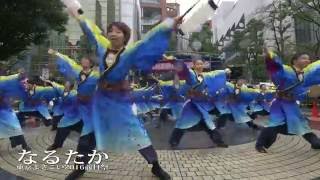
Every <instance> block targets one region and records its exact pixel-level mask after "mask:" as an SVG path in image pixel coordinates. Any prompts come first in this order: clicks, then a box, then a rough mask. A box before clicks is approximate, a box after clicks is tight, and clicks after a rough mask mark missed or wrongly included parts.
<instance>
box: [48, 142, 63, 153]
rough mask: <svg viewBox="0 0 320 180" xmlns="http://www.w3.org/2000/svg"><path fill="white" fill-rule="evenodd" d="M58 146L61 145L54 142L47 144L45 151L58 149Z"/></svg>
mask: <svg viewBox="0 0 320 180" xmlns="http://www.w3.org/2000/svg"><path fill="white" fill-rule="evenodd" d="M58 148H61V146H57V145H55V144H52V145H51V146H49V147H48V148H47V151H52V150H56V149H58Z"/></svg>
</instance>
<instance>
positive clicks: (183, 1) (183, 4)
mask: <svg viewBox="0 0 320 180" xmlns="http://www.w3.org/2000/svg"><path fill="white" fill-rule="evenodd" d="M197 1H198V0H167V3H174V2H177V3H179V4H180V14H183V13H184V12H185V11H186V10H187V9H188V8H190V7H191V6H192V5H193V4H194V3H195V2H197Z"/></svg>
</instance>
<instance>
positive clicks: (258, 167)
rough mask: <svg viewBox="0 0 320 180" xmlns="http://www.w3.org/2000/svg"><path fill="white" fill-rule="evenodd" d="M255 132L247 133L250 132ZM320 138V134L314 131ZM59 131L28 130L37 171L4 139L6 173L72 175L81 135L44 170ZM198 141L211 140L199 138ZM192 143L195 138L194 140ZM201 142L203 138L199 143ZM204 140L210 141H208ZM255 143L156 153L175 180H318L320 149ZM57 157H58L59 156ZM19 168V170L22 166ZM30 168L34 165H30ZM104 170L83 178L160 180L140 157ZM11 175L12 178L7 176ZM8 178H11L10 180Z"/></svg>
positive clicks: (291, 140)
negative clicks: (263, 150) (70, 163)
mask: <svg viewBox="0 0 320 180" xmlns="http://www.w3.org/2000/svg"><path fill="white" fill-rule="evenodd" d="M250 131H252V130H251V129H248V133H250ZM316 133H317V134H318V135H319V134H320V131H316ZM54 135H55V132H52V131H50V129H49V127H39V128H33V129H27V130H26V139H27V142H28V143H29V144H30V146H31V147H32V153H34V154H37V156H36V157H34V158H33V159H34V160H35V161H37V166H38V167H40V168H39V169H38V170H27V169H24V170H20V169H19V168H18V167H19V164H20V165H21V164H23V163H21V162H19V161H18V159H19V158H20V155H19V154H18V153H19V152H21V149H20V148H16V149H12V148H11V147H10V143H9V140H8V139H2V140H0V168H1V169H2V171H3V172H2V173H4V172H5V173H9V174H12V175H13V174H14V175H16V176H17V177H15V179H32V180H37V179H39V180H43V179H64V177H65V176H66V175H67V174H68V173H69V172H70V171H71V170H70V169H68V168H69V167H67V166H65V165H64V162H65V161H66V160H67V156H66V155H65V154H64V153H66V152H67V151H68V150H69V149H74V148H75V147H76V142H77V138H78V135H77V134H76V133H72V134H71V137H70V138H68V139H67V141H66V143H65V146H64V148H62V149H59V150H57V154H59V155H58V156H59V157H60V162H59V164H58V165H59V167H60V168H59V169H58V168H56V167H53V166H52V167H51V166H49V167H46V168H41V167H43V166H44V164H45V161H43V160H42V158H44V157H45V156H46V154H44V150H45V149H46V148H47V147H48V146H49V145H50V144H51V143H52V141H53V138H54ZM197 136H198V137H197V138H201V137H203V139H206V138H207V137H205V136H202V135H199V134H198V135H197ZM190 138H192V134H187V135H186V136H185V137H183V142H182V143H185V144H186V143H187V142H188V141H191V139H190ZM193 140H194V139H193ZM199 140H200V141H201V139H199ZM204 141H206V140H204ZM254 143H255V141H250V142H246V143H243V144H238V145H232V146H230V147H229V148H227V149H224V148H215V147H210V148H202V149H195V148H193V149H188V150H182V149H179V150H171V149H166V148H161V147H163V146H160V145H156V148H157V146H159V147H160V148H157V149H160V150H158V154H159V159H160V162H161V165H162V166H163V168H164V169H166V170H167V171H168V172H169V173H170V175H171V176H172V177H173V179H176V180H178V179H183V180H188V179H196V180H198V179H199V180H200V179H205V180H207V179H208V180H209V179H297V180H303V179H314V178H318V177H320V151H319V150H313V149H311V148H310V145H309V144H308V143H307V142H306V141H305V140H304V139H303V138H301V137H299V136H283V135H280V136H279V137H278V141H277V142H276V143H275V144H274V145H273V146H272V147H271V148H270V149H269V153H268V154H260V153H257V152H256V151H255V149H254ZM57 154H56V155H57ZM20 168H21V166H20ZM31 168H32V166H31ZM100 168H102V169H100V170H97V169H96V170H92V171H88V172H87V173H86V174H85V176H84V177H83V178H82V179H119V180H122V179H145V180H147V179H156V178H155V177H154V176H153V175H152V174H151V172H150V170H151V166H150V165H148V164H147V163H146V162H145V160H144V159H143V158H142V156H140V155H139V154H138V153H134V154H113V153H109V154H108V159H105V160H103V161H102V163H101V164H100ZM8 177H10V176H8ZM9 179H10V178H8V179H7V180H9Z"/></svg>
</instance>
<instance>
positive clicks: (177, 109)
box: [159, 80, 191, 119]
mask: <svg viewBox="0 0 320 180" xmlns="http://www.w3.org/2000/svg"><path fill="white" fill-rule="evenodd" d="M159 86H160V89H161V95H162V96H163V105H162V108H168V109H171V112H172V116H173V118H174V119H178V118H179V117H180V115H181V112H182V109H183V105H184V103H185V102H186V99H185V97H186V95H187V92H188V90H189V88H191V86H190V85H188V84H187V83H186V81H183V80H181V81H179V84H177V85H175V84H174V81H160V84H159Z"/></svg>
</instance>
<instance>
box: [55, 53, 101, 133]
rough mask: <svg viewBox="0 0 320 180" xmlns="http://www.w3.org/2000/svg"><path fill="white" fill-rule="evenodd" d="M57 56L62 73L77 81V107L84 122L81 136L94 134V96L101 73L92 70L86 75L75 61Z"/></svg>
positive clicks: (61, 55)
mask: <svg viewBox="0 0 320 180" xmlns="http://www.w3.org/2000/svg"><path fill="white" fill-rule="evenodd" d="M55 55H56V56H57V60H56V63H57V65H58V69H59V71H60V73H62V74H63V75H64V76H65V77H66V78H72V79H76V81H77V83H78V88H77V105H78V112H79V117H80V119H81V120H82V121H83V127H82V131H81V136H84V135H87V134H89V133H92V132H93V125H92V96H93V94H94V92H95V90H96V85H97V81H98V78H99V72H97V71H95V70H91V71H90V72H89V73H88V74H86V73H84V72H83V71H82V67H81V66H80V65H79V64H77V63H76V61H75V60H73V59H71V58H69V57H68V56H66V55H63V54H60V53H56V54H55Z"/></svg>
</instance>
